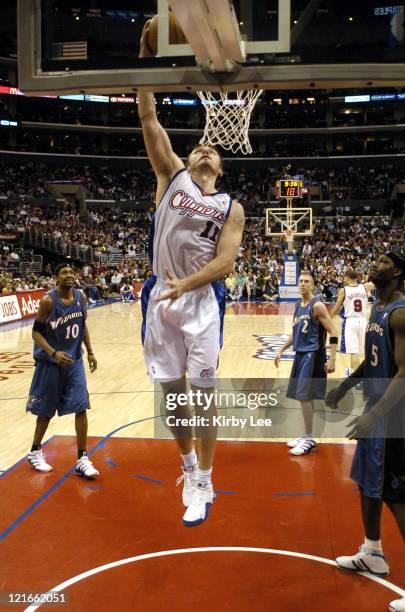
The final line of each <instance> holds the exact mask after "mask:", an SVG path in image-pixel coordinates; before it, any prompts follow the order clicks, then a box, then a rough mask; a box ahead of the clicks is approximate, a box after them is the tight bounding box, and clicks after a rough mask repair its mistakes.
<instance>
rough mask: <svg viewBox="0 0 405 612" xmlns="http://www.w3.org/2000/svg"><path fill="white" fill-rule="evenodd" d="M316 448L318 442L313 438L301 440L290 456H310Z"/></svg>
mask: <svg viewBox="0 0 405 612" xmlns="http://www.w3.org/2000/svg"><path fill="white" fill-rule="evenodd" d="M315 448H316V442H315V440H314V439H313V438H301V440H300V441H299V442H298V444H296V445H295V446H294V448H292V449H291V450H290V451H288V452H289V453H290V455H296V456H299V455H308V454H309V453H311V452H312V451H313V450H314V449H315Z"/></svg>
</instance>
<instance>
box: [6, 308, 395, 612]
mask: <svg viewBox="0 0 405 612" xmlns="http://www.w3.org/2000/svg"><path fill="white" fill-rule="evenodd" d="M292 308H293V307H292V306H291V305H290V304H281V305H276V304H255V303H251V304H250V303H249V304H233V305H230V306H228V308H227V314H226V320H225V332H224V337H225V342H224V347H223V350H222V353H221V363H220V369H219V375H220V376H221V377H228V378H243V377H245V378H256V379H259V378H266V377H280V376H284V377H286V376H288V373H289V370H290V367H291V361H285V362H283V363H282V364H281V367H280V371H276V369H275V367H274V364H273V361H272V360H271V359H262V358H257V355H258V352H259V351H260V349H262V348H263V343H262V341H261V340H260V339H262V338H263V336H264V337H266V338H267V341H268V342H270V340H271V339H273V341H275V342H276V341H277V338H278V337H279V335H280V334H285V333H288V332H289V329H290V324H291V314H292ZM88 324H89V329H90V334H91V337H92V344H93V348H94V351H95V354H96V357H97V359H98V370H97V372H95V373H94V374H92V375H90V374H89V373H88V386H89V392H90V399H91V406H92V408H91V410H90V412H89V434H90V438H89V444H88V450H89V454H91V458H92V460H93V461H94V463H95V465H96V467H97V468H98V469H99V470H100V478H99V479H98V480H97V481H83V480H81V479H79V478H77V477H76V475H75V474H74V464H75V460H76V447H75V437H74V419H73V417H69V416H67V417H64V418H61V419H59V418H55V419H53V420H52V421H51V425H50V427H49V431H48V433H47V436H46V444H45V450H46V453H47V457H48V459H49V461H50V462H51V464H52V465H53V466H54V471H53V472H51V473H48V474H40V473H38V472H35V471H34V470H32V469H31V468H30V467H29V465H28V464H27V462H26V460H25V455H26V453H27V452H28V450H29V448H30V445H31V441H32V433H33V427H34V421H35V419H34V417H33V416H32V415H30V414H26V413H25V411H24V410H25V400H26V397H27V393H28V388H29V383H30V379H31V376H32V372H33V361H32V357H31V351H32V341H31V325H32V321H31V322H29V323H28V324H27V325H23V326H13V327H11V326H8V327H2V328H0V338H1V353H0V363H1V371H0V385H1V390H0V398H1V416H2V423H3V444H2V449H1V465H0V468H1V470H2V473H1V477H0V486H1V487H2V500H3V501H2V512H1V519H0V520H1V526H0V532H1V535H0V538H1V540H2V545H1V550H2V552H1V557H2V559H1V565H2V576H1V583H2V584H1V589H0V591H2V592H3V593H4V592H7V593H44V592H47V591H49V590H50V589H56V590H57V591H58V592H59V593H60V594H63V597H64V598H65V599H66V600H67V603H65V604H58V605H56V604H54V605H49V604H48V605H47V608H48V609H55V610H56V609H62V610H72V611H81V610H98V611H102V612H104V611H110V610H137V611H145V612H146V611H148V612H149V611H152V610H159V609H162V608H163V607H164V606H166V607H167V608H168V609H170V610H174V611H176V612H177V611H179V612H182V611H186V610H189V609H193V610H206V609H207V607H210V606H214V605H215V606H216V607H217V608H218V609H221V610H241V611H242V610H247V609H249V610H260V611H261V610H272V611H275V612H278V611H280V612H281V610H283V611H285V610H288V611H295V610H309V609H312V610H319V611H321V610H322V611H324V610H345V611H346V610H347V611H352V610H353V611H354V610H361V611H363V610H364V611H366V610H367V611H369V610H373V611H374V610H375V611H377V610H385V609H387V604H388V602H389V601H390V600H392V599H395V598H396V597H397V596H398V595H399V596H403V595H404V594H405V583H404V575H405V572H404V569H405V564H404V559H403V551H401V545H400V536H399V533H398V532H397V530H396V527H395V525H394V522H393V520H392V518H391V516H390V515H389V514H388V513H386V514H385V516H384V520H383V525H384V528H383V538H384V540H383V541H384V543H385V552H386V555H387V556H388V558H389V560H390V564H391V568H392V572H391V574H390V576H389V577H388V578H387V579H376V578H373V577H370V576H367V575H353V574H350V573H342V572H341V571H339V570H337V569H336V568H335V566H334V564H333V559H334V558H335V556H337V555H339V554H351V553H354V552H355V551H356V550H357V547H358V546H359V544H360V543H361V541H362V530H361V524H360V517H359V509H358V495H357V492H356V489H355V486H354V484H353V483H352V482H351V481H350V479H349V476H348V475H349V470H350V463H351V457H352V453H353V444H351V443H345V441H344V440H336V439H333V440H331V441H330V442H329V443H328V442H325V443H323V444H320V445H318V447H317V449H316V451H315V452H314V453H312V454H311V455H309V456H305V457H293V456H291V455H289V454H288V453H287V451H286V447H285V443H284V442H282V441H269V440H266V441H241V440H223V441H220V442H219V443H218V449H217V454H216V460H215V479H214V484H215V487H216V491H217V499H216V501H215V504H214V505H213V507H212V508H211V511H210V517H209V520H208V521H207V522H206V523H205V524H203V525H201V526H199V527H196V528H194V529H187V528H185V527H184V526H183V524H182V521H181V517H182V514H183V507H182V503H181V491H180V487H178V488H176V486H175V484H176V478H177V477H178V476H179V459H178V455H177V452H176V448H175V444H174V442H173V441H172V440H168V439H153V434H154V420H155V419H154V409H153V388H152V385H151V384H150V382H149V380H148V378H147V376H146V372H145V367H144V363H143V357H142V348H141V341H140V324H141V312H140V305H139V304H121V303H112V304H109V305H106V306H103V307H101V308H93V309H92V310H90V311H89V318H88ZM269 339H270V340H269ZM270 344H271V342H270ZM267 348H268V346H267ZM269 352H270V353H271V350H270V351H269ZM346 360H347V358H346V357H344V356H339V359H338V370H337V372H336V374H334V375H333V376H335V377H338V376H339V375H342V373H343V369H344V367H345V366H346V365H348V364H347V362H346ZM291 418H296V419H299V418H300V414H299V411H297V413H296V415H295V416H293V417H291ZM397 594H398V595H397ZM19 602H20V603H19V605H18V606H15V607H17V609H20V610H30V611H31V610H35V609H37V606H38V604H30V603H29V602H27V600H25V601H24V599H21V598H20V599H19ZM2 603H3V604H5V599H4V596H3V599H2ZM60 606H62V608H60ZM1 609H7V607H6V606H5V605H4V606H1Z"/></svg>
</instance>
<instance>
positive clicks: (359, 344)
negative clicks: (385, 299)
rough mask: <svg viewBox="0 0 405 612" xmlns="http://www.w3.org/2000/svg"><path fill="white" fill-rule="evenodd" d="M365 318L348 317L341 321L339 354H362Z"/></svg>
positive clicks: (365, 325)
mask: <svg viewBox="0 0 405 612" xmlns="http://www.w3.org/2000/svg"><path fill="white" fill-rule="evenodd" d="M366 327H367V319H366V317H348V318H347V319H343V323H342V340H341V346H340V352H341V353H348V354H349V355H352V354H353V355H359V354H362V353H364V344H365V337H366Z"/></svg>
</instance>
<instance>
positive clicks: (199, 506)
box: [183, 482, 215, 527]
mask: <svg viewBox="0 0 405 612" xmlns="http://www.w3.org/2000/svg"><path fill="white" fill-rule="evenodd" d="M214 499H215V493H214V487H213V486H212V484H209V485H208V484H203V483H201V482H198V483H196V484H195V485H194V487H193V492H192V494H191V500H190V504H189V506H188V508H187V510H186V512H185V514H184V516H183V523H184V525H185V526H186V527H196V526H197V525H200V524H201V523H203V522H204V521H206V520H207V518H208V512H209V509H210V507H211V506H212V504H213V503H214Z"/></svg>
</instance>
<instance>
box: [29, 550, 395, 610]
mask: <svg viewBox="0 0 405 612" xmlns="http://www.w3.org/2000/svg"><path fill="white" fill-rule="evenodd" d="M201 552H253V553H264V554H269V555H283V556H286V557H298V558H300V559H309V560H310V561H318V562H319V563H326V564H327V565H332V566H333V567H337V566H336V563H335V561H333V560H332V559H326V558H325V557H317V556H316V555H307V554H305V553H299V552H294V551H291V550H279V549H277V548H252V547H248V546H209V547H206V548H179V549H174V550H161V551H158V552H154V553H147V554H145V555H137V556H136V557H128V558H127V559H120V560H119V561H112V562H111V563H106V564H105V565H100V566H99V567H95V568H93V569H91V570H88V571H87V572H83V573H82V574H78V575H77V576H73V578H69V580H65V582H61V584H58V585H57V586H56V587H53V588H52V589H51V590H50V591H48V593H59V592H60V591H63V590H64V589H66V588H68V587H70V586H72V585H73V584H76V583H77V582H80V581H81V580H85V579H86V578H90V576H94V575H95V574H101V572H106V571H107V570H110V569H113V568H114V567H119V566H121V565H128V564H129V563H136V562H137V561H145V560H146V559H155V558H157V557H169V556H172V555H187V554H191V553H201ZM358 574H359V575H360V576H363V577H364V578H368V579H369V580H373V581H374V582H377V583H378V584H380V585H381V586H383V587H385V588H387V589H390V590H391V591H394V593H396V594H397V595H400V597H405V591H404V590H403V589H401V588H400V587H399V586H397V585H395V584H392V582H389V581H388V580H385V579H384V578H380V577H379V576H373V575H372V574H367V573H362V572H358ZM41 605H42V604H38V605H36V604H35V605H33V606H29V607H28V608H25V610H24V612H34V611H35V610H38V608H39V607H40V606H41Z"/></svg>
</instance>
